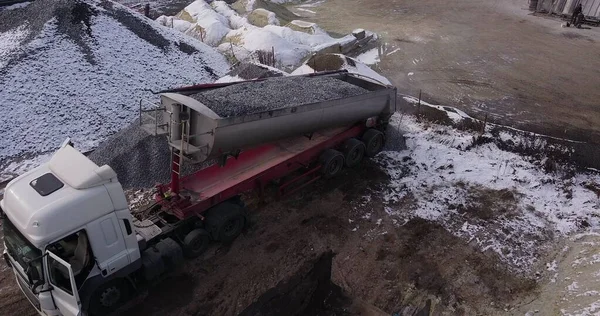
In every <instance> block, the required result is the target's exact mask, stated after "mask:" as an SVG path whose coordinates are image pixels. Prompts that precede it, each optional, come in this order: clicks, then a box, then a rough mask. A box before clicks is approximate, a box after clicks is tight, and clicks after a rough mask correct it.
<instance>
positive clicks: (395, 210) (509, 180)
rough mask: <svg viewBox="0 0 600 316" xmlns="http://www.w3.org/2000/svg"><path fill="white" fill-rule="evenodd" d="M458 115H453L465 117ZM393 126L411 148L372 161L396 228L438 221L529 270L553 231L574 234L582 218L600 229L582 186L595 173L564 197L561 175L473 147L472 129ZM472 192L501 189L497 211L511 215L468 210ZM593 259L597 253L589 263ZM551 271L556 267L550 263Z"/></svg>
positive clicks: (573, 183)
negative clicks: (381, 174)
mask: <svg viewBox="0 0 600 316" xmlns="http://www.w3.org/2000/svg"><path fill="white" fill-rule="evenodd" d="M455 114H456V115H457V116H456V118H460V117H462V115H463V114H461V113H460V112H458V113H455ZM390 125H391V126H394V127H397V128H399V129H400V130H402V131H405V132H406V133H405V135H404V136H405V137H406V145H407V147H408V149H407V150H404V151H386V152H382V153H380V154H379V155H378V156H377V157H376V161H377V162H378V163H379V164H380V165H381V166H382V167H383V169H384V170H385V172H386V173H387V174H388V176H389V177H390V179H391V180H390V183H389V184H388V185H387V187H386V188H385V189H384V192H383V193H384V201H385V203H386V204H387V205H386V206H385V208H384V210H385V212H386V213H387V214H388V215H389V216H390V217H392V218H394V219H397V222H398V223H406V222H408V221H409V220H410V219H412V218H415V217H420V218H424V219H427V220H431V221H435V222H438V223H440V224H441V225H443V226H444V227H445V228H446V229H447V230H448V231H450V232H451V233H453V234H454V235H456V236H458V237H461V238H464V239H465V240H468V241H470V242H473V243H474V244H476V245H478V246H479V247H480V248H481V249H482V251H485V250H491V251H493V252H495V253H497V254H498V256H499V257H500V258H501V259H502V260H503V261H505V262H507V263H509V264H510V266H511V267H512V268H514V269H516V270H519V271H523V270H525V271H526V270H529V269H530V268H531V267H533V266H534V264H535V263H536V262H537V260H538V259H537V258H538V257H537V253H538V252H540V251H543V249H541V248H540V245H543V241H544V240H548V239H549V238H551V236H552V235H553V234H559V235H567V234H570V233H574V232H577V231H578V230H580V223H581V222H582V221H586V222H587V223H588V224H589V226H590V229H597V228H599V227H600V220H598V218H597V217H596V216H595V215H594V214H595V213H596V209H597V200H598V198H597V196H596V195H595V194H594V193H593V192H591V191H589V190H586V189H585V187H584V184H585V183H587V182H590V181H591V182H596V183H599V182H600V176H599V175H597V174H576V175H574V176H573V178H572V179H570V181H568V183H570V184H569V187H568V189H569V190H571V191H572V194H569V195H567V194H566V193H565V187H564V185H565V183H566V182H567V181H565V179H562V178H561V175H557V174H546V173H544V172H543V171H542V170H541V167H540V166H538V165H536V164H533V163H532V162H530V161H528V160H527V159H526V158H524V157H522V156H519V155H517V154H514V153H510V152H506V151H503V150H500V149H499V148H498V147H497V146H496V145H495V144H484V145H479V146H474V147H473V146H471V145H472V143H473V139H474V136H475V133H473V132H467V131H459V130H456V129H454V128H452V127H448V126H444V125H437V124H431V123H421V122H419V121H417V119H416V118H415V117H413V116H404V117H401V116H400V115H399V114H395V115H394V116H393V117H392V120H391V123H390ZM482 190H483V191H482ZM486 190H488V191H486ZM489 190H491V191H489ZM477 192H485V193H484V195H485V194H489V192H504V193H502V194H503V195H502V196H508V197H510V199H509V200H508V201H510V203H509V204H506V205H504V206H502V207H501V208H500V209H504V210H505V211H507V210H510V211H509V212H508V213H506V214H502V213H500V214H491V215H489V216H488V215H486V214H485V209H481V210H480V209H478V208H476V207H475V208H469V207H468V206H469V203H471V202H470V199H471V196H473V194H477ZM407 203H408V204H407ZM507 203H508V202H507ZM405 204H407V205H405ZM482 211H483V212H484V213H483V214H482V215H478V214H479V213H477V212H482ZM473 212H474V213H473ZM481 216H485V217H484V218H482V217H481ZM490 216H491V217H490ZM597 261H600V255H598V257H597V258H596V257H593V256H592V257H591V258H590V260H588V261H587V262H586V263H595V262H597ZM548 268H549V269H555V268H556V267H555V263H551V264H550V265H549V266H548Z"/></svg>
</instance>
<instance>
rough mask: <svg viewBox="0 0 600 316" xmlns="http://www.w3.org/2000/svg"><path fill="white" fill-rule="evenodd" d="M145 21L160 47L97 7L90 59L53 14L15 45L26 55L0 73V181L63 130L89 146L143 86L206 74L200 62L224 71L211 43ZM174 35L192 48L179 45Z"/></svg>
mask: <svg viewBox="0 0 600 316" xmlns="http://www.w3.org/2000/svg"><path fill="white" fill-rule="evenodd" d="M114 5H115V6H117V4H114ZM144 21H145V20H144V18H140V23H146V22H144ZM150 23H152V25H153V26H154V29H155V30H156V31H157V32H158V33H159V34H162V36H164V37H165V39H166V40H168V42H167V43H169V46H168V47H166V50H163V49H161V48H159V47H157V46H154V45H152V44H150V43H149V42H147V41H145V40H143V39H141V38H140V37H138V36H137V35H135V34H134V33H133V32H131V31H130V30H129V29H127V28H126V27H124V26H123V25H122V24H120V23H119V22H117V21H116V20H114V19H112V18H110V17H108V16H106V15H104V14H98V15H97V16H95V17H93V19H92V31H91V32H92V36H93V37H94V39H93V40H89V41H88V42H87V44H88V45H89V47H90V49H91V52H92V53H93V58H94V60H95V64H90V63H89V62H88V61H87V60H86V59H85V58H84V54H83V53H82V50H81V49H80V47H78V46H77V45H76V44H75V43H74V42H72V41H71V40H70V39H69V38H67V37H66V36H64V35H63V34H62V33H60V32H58V30H57V26H56V23H55V21H54V20H53V21H50V22H48V23H47V24H46V25H45V27H44V29H43V30H42V32H41V33H40V34H39V35H38V36H37V37H36V38H35V39H34V40H33V41H31V42H30V43H29V44H27V45H26V46H25V47H22V48H21V49H23V50H24V51H27V52H29V56H28V57H27V58H26V59H23V60H21V61H19V62H18V63H15V64H14V66H11V67H10V68H8V69H6V72H5V73H4V75H3V77H2V78H1V79H2V89H0V100H2V104H4V105H5V106H2V107H0V126H2V137H1V138H0V181H2V180H6V179H10V178H12V177H14V176H16V175H18V174H20V173H22V172H24V171H25V170H27V169H29V168H30V167H32V166H33V165H35V164H37V163H40V162H43V161H44V159H47V157H46V156H44V155H46V154H48V153H50V152H52V151H54V150H55V149H56V148H57V146H59V145H60V143H61V142H62V141H63V140H64V139H65V138H67V137H71V138H72V140H73V142H74V143H75V145H76V147H77V148H78V149H79V150H82V151H88V150H91V149H93V148H94V147H95V146H97V145H98V143H99V142H101V141H102V140H104V139H105V138H106V137H108V136H110V135H111V134H113V133H114V132H116V131H118V130H120V129H121V128H123V127H124V126H126V125H127V124H129V123H130V122H131V121H132V120H133V119H135V118H136V117H137V115H138V114H137V109H138V106H139V100H140V98H150V97H152V96H153V95H152V94H151V93H150V92H149V91H147V90H146V91H144V89H151V90H154V91H157V90H160V89H165V88H171V87H175V86H182V85H187V84H195V83H204V82H210V81H213V80H214V79H215V78H214V77H212V76H211V75H210V74H209V73H208V72H207V71H206V69H205V68H204V67H209V68H211V69H214V71H215V75H217V76H221V75H223V74H224V73H225V72H226V71H228V68H229V66H228V64H227V62H226V60H225V59H224V58H223V56H221V55H220V54H219V53H218V52H216V51H215V50H214V49H213V48H210V47H208V46H206V45H204V44H202V43H200V42H197V41H195V40H192V39H189V38H187V37H185V36H183V35H182V34H181V33H179V32H175V31H171V30H169V29H164V28H161V27H160V26H159V25H157V24H155V23H153V22H150ZM5 35H6V33H3V34H2V36H3V37H2V38H5V37H4V36H5ZM13 38H15V37H14V36H13ZM17 40H18V37H17ZM177 42H185V43H187V44H188V45H190V46H192V47H194V48H195V49H197V50H198V53H194V54H191V55H189V54H187V53H184V52H182V51H181V50H179V49H178V48H177V47H176V43H177ZM6 105H11V106H6Z"/></svg>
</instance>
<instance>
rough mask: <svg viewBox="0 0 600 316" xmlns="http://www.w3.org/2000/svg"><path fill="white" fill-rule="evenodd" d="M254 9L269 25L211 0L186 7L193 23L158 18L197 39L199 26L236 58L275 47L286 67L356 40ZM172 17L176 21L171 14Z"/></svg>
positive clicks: (206, 38) (250, 56)
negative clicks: (253, 21) (254, 22)
mask: <svg viewBox="0 0 600 316" xmlns="http://www.w3.org/2000/svg"><path fill="white" fill-rule="evenodd" d="M254 5H255V3H254V1H252V0H249V1H248V2H247V3H246V6H247V8H246V9H248V12H251V11H252V10H253V8H254ZM254 10H260V11H262V12H263V14H264V15H266V16H267V19H268V23H269V25H266V26H265V27H258V26H254V25H251V24H250V23H248V20H247V18H246V17H245V16H241V15H240V14H238V13H237V12H235V11H234V10H233V9H231V7H230V6H229V5H228V4H227V3H225V2H223V1H213V2H212V3H211V4H210V5H209V4H207V3H205V2H204V0H196V1H194V2H193V3H192V4H190V5H189V6H187V7H186V8H185V11H187V12H188V13H189V14H190V15H191V16H192V19H193V22H194V23H190V24H186V23H180V24H179V25H176V23H173V22H171V20H169V18H170V17H160V18H158V19H157V21H158V22H160V23H161V24H163V25H166V26H169V27H173V28H175V29H177V30H180V31H183V32H184V33H186V34H188V35H192V36H194V37H196V38H198V39H200V38H201V37H200V36H199V34H197V33H198V30H197V29H196V27H195V26H196V25H198V26H201V27H202V28H203V29H204V30H205V32H206V34H205V35H204V38H203V40H204V42H205V43H207V44H209V45H212V46H216V47H218V50H219V51H220V52H222V53H223V54H228V55H231V54H232V52H233V55H235V56H234V57H235V59H236V60H238V61H253V60H256V58H255V51H268V52H270V51H272V50H274V51H275V59H276V65H277V67H278V68H283V69H286V70H289V69H293V68H294V67H297V66H298V65H299V64H300V63H301V62H302V61H303V60H304V59H305V58H306V57H307V56H309V55H310V54H311V53H315V52H319V51H320V50H322V49H323V48H325V47H329V46H332V45H336V44H340V45H343V44H347V43H350V42H352V41H355V40H356V39H355V37H354V36H353V35H351V34H349V35H347V36H344V37H342V38H337V39H336V38H333V37H331V36H329V35H328V34H327V32H325V31H324V30H322V29H321V28H320V27H319V26H318V25H317V24H315V23H312V22H307V21H302V20H293V21H291V22H290V24H292V25H295V26H298V27H300V28H302V29H305V30H307V32H301V31H295V30H292V29H291V28H290V27H287V26H279V19H278V18H277V16H276V15H275V13H273V12H270V11H268V10H265V9H261V8H258V9H254ZM171 19H172V20H178V18H172V17H171ZM368 35H369V36H372V35H373V34H372V33H369V34H368ZM373 36H374V35H373ZM371 59H372V58H371ZM380 79H381V78H380Z"/></svg>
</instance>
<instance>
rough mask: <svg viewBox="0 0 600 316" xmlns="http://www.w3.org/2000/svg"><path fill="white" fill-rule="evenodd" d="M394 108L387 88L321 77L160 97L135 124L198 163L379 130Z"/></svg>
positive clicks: (345, 77)
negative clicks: (296, 139)
mask: <svg viewBox="0 0 600 316" xmlns="http://www.w3.org/2000/svg"><path fill="white" fill-rule="evenodd" d="M395 104H396V89H395V88H394V87H392V86H387V85H384V84H381V83H379V82H377V81H374V80H371V79H369V78H366V77H363V76H360V75H355V74H350V73H347V72H335V73H320V74H311V75H303V76H293V77H291V76H290V77H284V78H269V79H266V80H262V81H247V82H234V83H217V84H209V85H198V86H191V87H184V88H180V89H173V90H168V91H162V92H161V104H160V106H157V107H155V109H156V110H155V111H159V112H161V113H158V112H156V113H153V114H152V115H145V116H144V117H145V118H146V119H150V120H149V123H146V121H145V120H144V119H142V122H143V123H142V124H143V125H144V129H145V130H148V131H151V132H154V131H158V130H160V132H159V133H167V134H169V136H168V137H169V145H170V146H171V147H173V148H175V149H176V150H183V151H184V153H185V155H186V156H188V157H192V158H193V160H195V161H197V162H200V161H204V160H206V159H210V158H216V157H223V156H224V155H228V154H230V155H234V156H235V155H237V154H238V153H239V152H240V151H242V150H244V149H246V148H250V147H252V146H255V145H258V144H265V143H268V142H271V141H275V140H278V139H284V138H287V137H291V136H297V135H307V136H310V134H311V133H314V132H317V131H320V130H323V129H331V128H337V127H343V126H350V125H353V124H356V123H358V122H360V121H364V122H365V123H368V122H367V119H369V118H373V119H375V118H377V119H378V121H380V122H383V123H382V125H385V124H386V123H385V122H387V120H388V119H389V117H390V116H391V115H392V113H393V112H394V111H395ZM182 112H183V113H182ZM156 118H160V119H156ZM152 122H154V123H152ZM160 122H170V126H171V128H169V129H164V127H163V125H164V124H161V123H160Z"/></svg>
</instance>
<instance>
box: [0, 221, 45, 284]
mask: <svg viewBox="0 0 600 316" xmlns="http://www.w3.org/2000/svg"><path fill="white" fill-rule="evenodd" d="M2 232H3V233H4V243H5V244H6V251H7V252H8V254H9V255H10V256H11V257H12V258H13V259H14V260H16V261H17V262H18V263H19V265H21V268H23V270H26V269H27V266H28V263H29V262H31V265H32V267H33V268H36V269H37V270H38V275H40V276H42V275H43V274H42V265H41V262H42V261H41V260H35V261H33V260H34V259H36V258H39V257H41V256H42V251H41V250H40V249H38V248H36V247H35V246H33V245H32V244H31V243H30V242H29V241H28V240H27V239H25V237H23V235H22V234H21V233H20V232H19V231H18V230H17V229H16V228H15V226H14V225H13V224H12V223H11V222H10V220H9V219H8V218H7V217H6V216H2ZM25 279H26V280H27V278H25ZM42 280H43V277H42ZM31 281H32V282H35V281H36V280H31Z"/></svg>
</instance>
